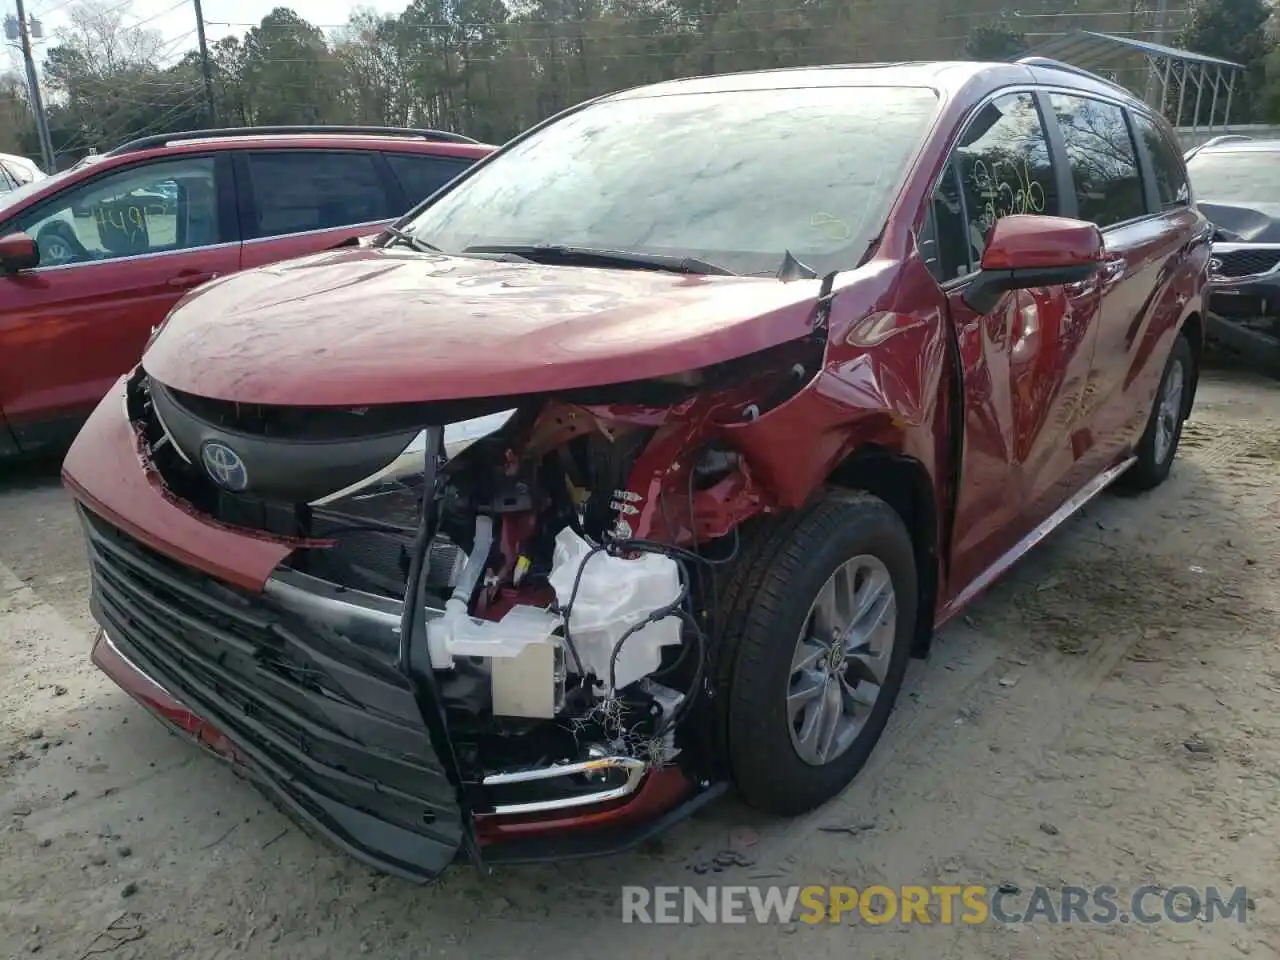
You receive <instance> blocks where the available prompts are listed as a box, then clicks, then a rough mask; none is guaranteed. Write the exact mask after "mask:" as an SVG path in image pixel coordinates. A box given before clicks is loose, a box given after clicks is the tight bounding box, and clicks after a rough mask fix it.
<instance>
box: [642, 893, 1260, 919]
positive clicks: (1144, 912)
mask: <svg viewBox="0 0 1280 960" xmlns="http://www.w3.org/2000/svg"><path fill="white" fill-rule="evenodd" d="M1248 901H1249V897H1248V894H1247V893H1246V891H1245V888H1244V887H1236V888H1234V889H1232V890H1231V891H1230V892H1228V893H1226V894H1225V895H1224V894H1223V893H1222V892H1221V891H1219V890H1218V888H1217V887H1204V888H1197V887H1192V886H1185V885H1179V886H1172V887H1163V886H1154V885H1149V886H1142V887H1138V888H1136V889H1135V890H1133V892H1132V893H1129V894H1122V893H1121V892H1120V891H1119V890H1118V889H1117V888H1116V887H1113V886H1096V887H1076V886H1064V887H1061V888H1058V889H1053V890H1051V889H1049V888H1048V887H1035V888H1033V889H1031V890H1028V891H1023V890H1020V889H1019V888H1017V887H1015V886H1013V885H1011V884H1002V885H1001V886H998V887H991V886H987V885H985V884H967V885H954V886H943V885H931V886H912V885H908V886H901V887H889V886H883V885H873V886H869V887H864V888H862V889H858V888H857V887H847V886H820V885H811V886H791V887H778V886H718V887H717V886H708V887H694V886H670V887H667V886H659V887H623V888H622V922H623V923H669V924H679V923H760V924H769V923H783V924H785V923H796V922H799V923H808V924H818V923H869V924H887V923H899V924H936V925H941V926H945V925H951V924H966V925H973V924H981V923H1006V924H1008V923H1048V924H1062V923H1082V924H1112V923H1139V924H1153V923H1191V922H1193V921H1196V920H1202V921H1209V922H1212V921H1215V920H1235V921H1236V922H1238V923H1243V922H1244V921H1245V914H1246V909H1247V906H1248Z"/></svg>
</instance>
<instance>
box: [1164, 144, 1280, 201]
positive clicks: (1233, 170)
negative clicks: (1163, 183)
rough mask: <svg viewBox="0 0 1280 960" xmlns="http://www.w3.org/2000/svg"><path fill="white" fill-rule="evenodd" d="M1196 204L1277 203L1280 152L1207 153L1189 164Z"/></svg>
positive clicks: (1193, 157)
mask: <svg viewBox="0 0 1280 960" xmlns="http://www.w3.org/2000/svg"><path fill="white" fill-rule="evenodd" d="M1187 174H1188V175H1189V176H1190V177H1191V183H1192V185H1193V186H1194V187H1195V191H1196V200H1197V202H1199V201H1201V200H1203V201H1205V202H1206V203H1233V204H1234V203H1238V204H1243V205H1244V206H1249V205H1250V204H1255V203H1276V202H1277V201H1278V200H1280V150H1226V149H1213V150H1204V151H1201V152H1199V153H1196V154H1194V155H1193V156H1192V157H1191V159H1190V160H1188V161H1187Z"/></svg>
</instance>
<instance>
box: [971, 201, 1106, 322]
mask: <svg viewBox="0 0 1280 960" xmlns="http://www.w3.org/2000/svg"><path fill="white" fill-rule="evenodd" d="M1104 250H1105V248H1104V246H1103V241H1102V233H1101V232H1100V231H1099V230H1098V228H1097V226H1095V225H1094V224H1092V223H1086V222H1085V221H1083V220H1071V219H1068V218H1066V217H1042V216H1036V215H1032V214H1013V215H1011V216H1007V217H1001V218H1000V219H999V220H997V221H996V222H995V225H994V226H992V228H991V232H990V233H989V234H987V246H986V250H984V251H983V254H982V268H981V269H980V270H979V271H978V275H977V276H976V277H974V278H973V280H972V281H971V282H970V283H969V286H968V289H966V290H965V292H964V301H965V303H967V304H968V305H969V306H970V307H971V308H973V309H974V310H976V311H977V312H978V313H990V312H991V311H992V310H994V309H995V307H996V304H997V303H999V302H1000V298H1001V297H1002V296H1003V295H1004V294H1005V293H1007V292H1008V291H1010V290H1025V289H1027V288H1028V287H1056V286H1059V285H1061V284H1064V283H1079V282H1080V281H1082V280H1088V279H1089V278H1090V277H1092V276H1093V275H1094V274H1095V273H1097V272H1098V270H1099V269H1100V268H1101V266H1102V257H1103V253H1104Z"/></svg>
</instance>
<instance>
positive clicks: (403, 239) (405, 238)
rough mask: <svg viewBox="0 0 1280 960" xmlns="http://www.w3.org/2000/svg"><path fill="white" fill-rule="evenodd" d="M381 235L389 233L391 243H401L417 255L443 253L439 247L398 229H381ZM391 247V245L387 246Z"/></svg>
mask: <svg viewBox="0 0 1280 960" xmlns="http://www.w3.org/2000/svg"><path fill="white" fill-rule="evenodd" d="M382 230H383V233H389V234H391V236H392V243H403V244H404V245H405V246H407V247H409V248H411V249H413V250H417V251H418V252H419V253H444V251H443V250H441V249H440V248H439V247H437V246H435V245H434V244H431V243H427V241H425V240H422V239H420V238H419V237H415V236H414V235H413V234H412V233H405V232H404V231H403V230H401V229H400V228H399V227H383V228H382ZM387 246H391V243H389V244H387Z"/></svg>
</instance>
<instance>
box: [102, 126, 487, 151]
mask: <svg viewBox="0 0 1280 960" xmlns="http://www.w3.org/2000/svg"><path fill="white" fill-rule="evenodd" d="M324 134H338V135H346V136H366V137H412V138H415V139H420V140H434V141H437V142H440V143H478V142H479V141H478V140H474V139H472V138H471V137H466V136H463V135H462V134H460V133H451V132H449V131H447V130H419V129H415V128H412V127H360V126H327V125H315V126H284V127H223V128H221V129H213V130H182V131H179V132H176V133H158V134H153V135H152V136H147V137H139V138H138V139H136V140H130V141H129V142H128V143H123V144H121V145H120V146H118V147H116V148H115V149H114V150H111V151H110V152H108V153H107V154H106V156H108V157H118V156H121V155H122V154H126V153H135V152H137V151H139V150H150V149H151V148H153V147H163V146H167V145H168V144H170V143H174V142H175V141H180V140H218V139H224V138H227V137H276V136H298V135H303V136H306V135H311V136H321V135H324Z"/></svg>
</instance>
